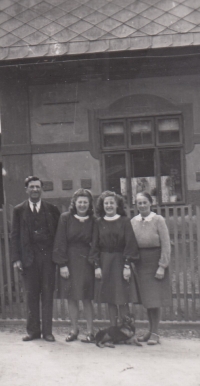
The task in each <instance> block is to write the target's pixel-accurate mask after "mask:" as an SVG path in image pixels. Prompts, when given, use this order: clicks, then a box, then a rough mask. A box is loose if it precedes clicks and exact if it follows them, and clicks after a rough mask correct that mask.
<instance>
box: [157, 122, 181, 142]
mask: <svg viewBox="0 0 200 386" xmlns="http://www.w3.org/2000/svg"><path fill="white" fill-rule="evenodd" d="M158 141H159V143H173V142H175V143H177V142H180V125H179V119H178V118H170V119H159V120H158Z"/></svg>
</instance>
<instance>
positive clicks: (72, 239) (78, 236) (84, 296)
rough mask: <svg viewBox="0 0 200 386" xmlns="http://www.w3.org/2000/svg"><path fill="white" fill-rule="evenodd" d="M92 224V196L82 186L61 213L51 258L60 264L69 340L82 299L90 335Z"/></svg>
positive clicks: (75, 329)
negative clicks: (66, 307) (65, 210)
mask: <svg viewBox="0 0 200 386" xmlns="http://www.w3.org/2000/svg"><path fill="white" fill-rule="evenodd" d="M93 225H94V216H93V198H92V195H91V193H90V192H89V191H88V190H86V189H79V190H77V191H76V192H75V193H74V195H73V197H72V200H71V205H70V207H69V212H65V213H63V214H61V216H60V220H59V223H58V228H57V233H56V238H55V244H54V252H53V261H54V262H55V263H56V264H58V265H59V267H60V275H61V282H62V283H61V287H63V289H64V291H65V296H66V298H67V299H68V307H69V314H70V319H71V323H72V329H71V332H70V333H69V335H68V336H67V338H66V341H67V342H71V341H74V340H76V339H77V337H78V333H79V330H78V314H79V300H82V302H83V306H84V311H85V316H86V320H87V336H86V339H85V340H84V341H86V342H90V341H92V340H93V339H94V336H93V308H92V302H91V301H92V299H93V297H94V268H93V266H92V264H91V263H89V261H88V256H89V251H90V244H91V241H92V231H93Z"/></svg>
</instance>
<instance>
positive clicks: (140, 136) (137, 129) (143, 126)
mask: <svg viewBox="0 0 200 386" xmlns="http://www.w3.org/2000/svg"><path fill="white" fill-rule="evenodd" d="M130 131H131V145H149V144H151V143H152V142H153V135H152V122H151V121H149V120H138V121H131V123H130Z"/></svg>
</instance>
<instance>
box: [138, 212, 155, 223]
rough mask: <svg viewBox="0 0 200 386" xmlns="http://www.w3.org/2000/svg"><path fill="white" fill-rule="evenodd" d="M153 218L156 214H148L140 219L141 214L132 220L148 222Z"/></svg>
mask: <svg viewBox="0 0 200 386" xmlns="http://www.w3.org/2000/svg"><path fill="white" fill-rule="evenodd" d="M155 216H156V213H154V212H150V214H149V215H148V216H146V217H142V216H141V214H138V215H137V216H135V217H134V218H135V219H136V220H137V221H147V222H150V221H151V220H152V218H154V217H155Z"/></svg>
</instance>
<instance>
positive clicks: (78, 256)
mask: <svg viewBox="0 0 200 386" xmlns="http://www.w3.org/2000/svg"><path fill="white" fill-rule="evenodd" d="M88 254H89V249H88V248H87V247H85V248H84V246H82V248H81V249H80V246H76V245H72V246H70V247H69V248H68V256H69V262H68V269H69V274H70V276H69V278H68V279H63V278H62V277H59V279H58V281H59V283H58V293H59V295H60V297H61V298H65V299H72V300H93V299H94V267H93V265H92V264H90V263H89V262H88Z"/></svg>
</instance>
